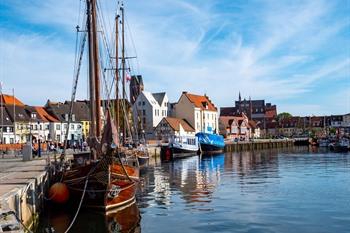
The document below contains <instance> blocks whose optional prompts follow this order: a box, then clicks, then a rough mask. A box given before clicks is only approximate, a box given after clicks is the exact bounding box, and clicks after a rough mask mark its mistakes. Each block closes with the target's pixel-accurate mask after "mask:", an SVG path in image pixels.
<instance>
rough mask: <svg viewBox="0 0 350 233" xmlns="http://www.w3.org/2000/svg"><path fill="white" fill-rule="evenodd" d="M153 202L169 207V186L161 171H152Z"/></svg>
mask: <svg viewBox="0 0 350 233" xmlns="http://www.w3.org/2000/svg"><path fill="white" fill-rule="evenodd" d="M153 195H154V200H155V202H156V203H158V204H160V205H170V196H171V190H170V184H169V176H167V175H166V174H164V173H163V172H162V171H161V170H154V190H153Z"/></svg>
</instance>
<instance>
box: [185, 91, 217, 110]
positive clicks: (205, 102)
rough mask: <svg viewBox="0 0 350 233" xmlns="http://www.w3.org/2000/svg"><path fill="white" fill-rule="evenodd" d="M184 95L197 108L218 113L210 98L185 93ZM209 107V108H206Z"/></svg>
mask: <svg viewBox="0 0 350 233" xmlns="http://www.w3.org/2000/svg"><path fill="white" fill-rule="evenodd" d="M183 94H184V95H186V97H187V98H188V99H189V100H190V101H191V102H192V103H193V104H194V105H195V106H196V107H197V108H200V109H202V110H209V111H215V112H216V111H217V108H216V107H215V105H214V104H213V103H212V102H211V101H210V99H209V98H208V96H205V95H204V96H202V95H194V94H189V93H187V92H183ZM206 106H207V107H206Z"/></svg>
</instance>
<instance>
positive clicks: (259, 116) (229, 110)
mask: <svg viewBox="0 0 350 233" xmlns="http://www.w3.org/2000/svg"><path fill="white" fill-rule="evenodd" d="M242 113H244V114H245V115H246V116H247V117H248V118H249V119H250V120H254V121H255V122H256V123H258V124H259V125H260V127H261V128H262V129H267V125H266V124H267V123H268V122H272V121H274V120H275V119H276V117H277V106H276V105H272V104H271V103H265V100H251V99H250V98H249V99H248V100H247V99H242V98H241V94H240V93H239V96H238V100H237V101H235V103H234V106H233V107H222V108H220V116H237V115H239V114H242ZM265 131H266V130H265ZM266 132H267V131H266ZM266 132H265V133H266Z"/></svg>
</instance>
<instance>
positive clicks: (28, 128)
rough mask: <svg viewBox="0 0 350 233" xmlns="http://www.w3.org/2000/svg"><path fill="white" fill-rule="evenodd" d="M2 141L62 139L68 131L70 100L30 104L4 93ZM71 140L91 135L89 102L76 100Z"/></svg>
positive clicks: (0, 112)
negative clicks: (38, 104) (89, 132)
mask: <svg viewBox="0 0 350 233" xmlns="http://www.w3.org/2000/svg"><path fill="white" fill-rule="evenodd" d="M0 100H1V101H0V102H1V104H0V134H1V137H0V142H1V144H13V143H26V142H30V141H31V140H32V141H34V142H37V141H38V140H41V141H42V142H43V141H55V142H59V143H62V142H63V141H64V138H65V136H66V134H67V131H68V113H69V102H65V103H53V102H50V101H47V103H46V105H45V106H29V105H25V104H24V103H23V102H22V101H20V100H19V99H17V98H16V97H14V96H10V95H5V94H3V95H1V99H0ZM74 106H75V107H74V111H73V114H72V121H71V124H70V126H69V127H70V129H69V134H68V140H70V141H82V140H84V138H86V137H87V135H88V129H89V117H88V114H87V113H88V105H87V102H76V103H75V104H74Z"/></svg>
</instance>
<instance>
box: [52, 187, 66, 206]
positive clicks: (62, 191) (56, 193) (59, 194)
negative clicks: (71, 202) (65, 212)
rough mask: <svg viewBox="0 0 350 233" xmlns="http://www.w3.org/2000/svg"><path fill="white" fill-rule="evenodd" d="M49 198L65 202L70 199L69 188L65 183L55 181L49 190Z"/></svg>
mask: <svg viewBox="0 0 350 233" xmlns="http://www.w3.org/2000/svg"><path fill="white" fill-rule="evenodd" d="M49 198H50V199H51V200H52V201H54V202H56V203H65V202H67V201H68V199H69V190H68V187H67V185H66V184H64V183H55V184H54V185H52V186H51V188H50V190H49Z"/></svg>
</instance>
